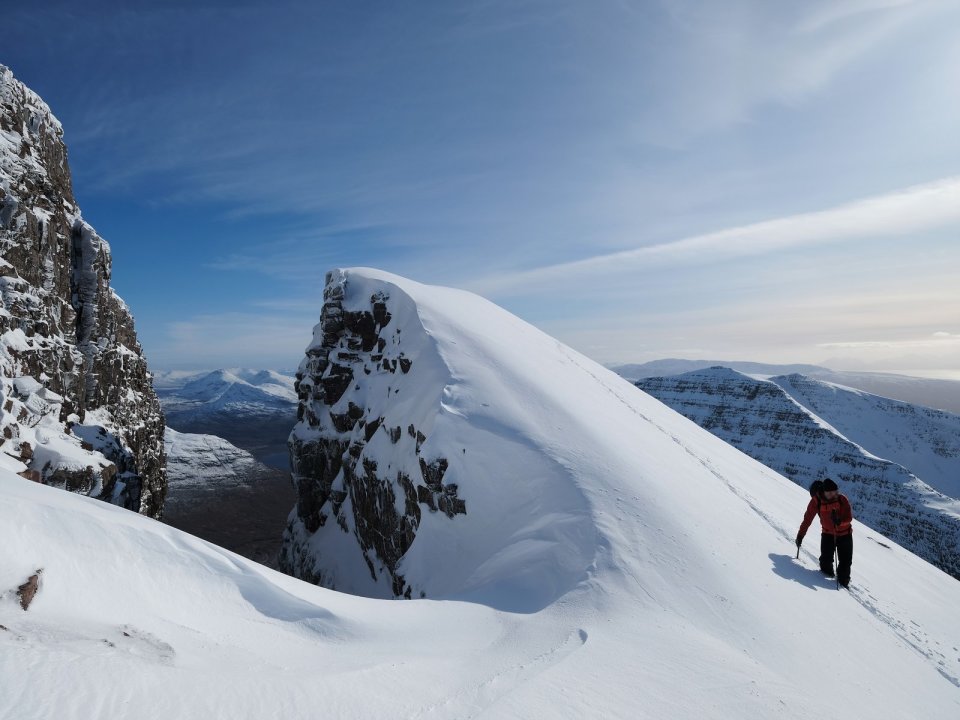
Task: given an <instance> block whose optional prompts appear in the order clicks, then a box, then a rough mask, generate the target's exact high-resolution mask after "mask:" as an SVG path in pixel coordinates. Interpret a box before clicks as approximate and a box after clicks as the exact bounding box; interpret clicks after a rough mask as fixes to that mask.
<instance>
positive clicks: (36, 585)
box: [17, 568, 43, 611]
mask: <svg viewBox="0 0 960 720" xmlns="http://www.w3.org/2000/svg"><path fill="white" fill-rule="evenodd" d="M41 574H43V568H40V569H39V570H37V572H35V573H34V574H33V575H31V576H30V577H29V578H28V579H27V581H26V582H25V583H24V584H23V585H21V586H20V587H18V588H17V599H18V600H19V601H20V607H21V608H23V609H24V611H26V610H27V609H28V608H29V607H30V603H32V602H33V599H34V598H35V597H36V595H37V591H38V590H39V589H40V575H41Z"/></svg>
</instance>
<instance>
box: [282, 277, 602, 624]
mask: <svg viewBox="0 0 960 720" xmlns="http://www.w3.org/2000/svg"><path fill="white" fill-rule="evenodd" d="M325 299H326V302H325V305H324V310H323V316H322V319H321V322H320V323H319V324H318V325H317V327H316V328H315V330H314V341H313V343H312V344H311V346H310V347H309V348H308V349H307V357H306V359H305V361H304V363H303V364H302V365H301V368H300V371H299V372H298V374H297V378H298V391H299V393H300V398H301V402H300V411H299V415H300V422H299V423H298V425H297V427H296V428H295V429H294V431H293V433H292V435H291V439H290V447H291V466H292V468H293V477H294V481H295V484H296V486H297V489H298V495H299V500H298V503H297V508H296V513H295V514H294V516H293V517H292V520H291V524H290V527H289V529H288V532H287V534H286V536H285V539H284V549H283V551H282V553H281V567H282V568H284V569H286V570H288V571H290V572H292V573H293V574H295V575H297V576H298V577H302V578H305V579H308V580H311V581H313V582H317V583H320V584H323V585H325V586H327V587H333V588H337V589H342V590H346V591H348V592H356V593H361V594H365V595H371V596H375V597H391V596H394V595H397V596H404V597H471V598H474V599H484V600H485V601H488V602H497V603H499V604H501V605H502V606H504V607H509V608H510V609H522V610H529V609H531V608H536V607H542V606H543V605H545V604H547V603H548V602H550V601H552V600H554V599H555V598H556V597H558V596H559V595H561V594H562V593H563V592H565V591H566V590H568V589H569V588H570V587H572V586H573V585H574V584H576V583H577V582H579V581H581V580H583V579H585V578H586V577H587V575H588V572H589V571H590V568H591V567H593V565H594V563H595V561H596V557H597V552H598V548H599V547H600V546H601V545H602V544H604V543H605V542H606V541H605V540H604V539H603V537H602V536H601V535H599V534H598V530H597V527H596V525H595V523H594V519H593V518H592V517H591V512H590V505H589V501H588V500H587V498H586V497H585V496H584V494H583V492H582V490H581V489H580V488H579V487H578V486H577V483H576V482H574V481H573V478H572V477H571V474H570V471H569V469H568V465H569V460H568V459H567V458H565V457H564V456H563V454H562V453H556V454H555V453H552V452H551V453H544V452H542V451H541V443H540V439H541V438H543V437H544V435H545V434H548V433H549V432H550V428H553V427H555V426H556V424H557V423H579V422H582V420H581V419H579V418H571V417H568V415H569V412H568V411H567V410H563V409H561V408H554V407H552V405H553V403H549V402H545V398H546V397H549V393H545V392H544V390H545V389H546V388H545V387H544V385H543V384H542V382H543V378H544V375H545V374H546V375H547V376H548V377H549V376H550V375H551V374H554V375H555V374H556V373H557V372H559V373H563V372H566V371H569V369H570V368H573V367H574V366H573V365H572V364H571V362H572V361H570V360H569V359H568V357H570V356H569V355H568V354H567V353H566V352H560V353H558V352H557V347H556V341H554V340H552V339H551V338H549V337H547V336H545V335H543V334H542V333H537V332H536V331H534V329H533V328H531V327H530V326H529V325H526V324H525V323H522V322H521V321H519V320H518V319H517V318H515V317H513V316H511V315H509V314H508V313H506V312H504V311H503V310H501V309H499V308H497V307H495V306H493V305H491V304H490V303H487V302H485V301H483V300H482V299H481V298H478V297H476V296H473V295H470V294H468V293H462V292H457V291H454V290H448V289H443V288H426V287H424V286H420V285H417V284H416V283H410V282H408V281H404V280H401V279H400V278H394V277H393V276H387V275H382V274H378V273H376V272H373V271H365V272H337V273H332V274H331V275H330V276H328V280H327V287H326V291H325ZM464 322H466V323H468V325H469V330H466V329H465V328H464V326H463V323H464ZM500 348H502V349H503V350H504V352H498V349H500ZM544 362H546V363H547V366H546V368H544V367H542V366H541V364H542V363H544ZM574 372H576V371H574ZM560 378H561V379H562V378H563V375H562V374H561V375H560ZM601 467H602V464H600V460H599V458H598V470H599V469H600V468H601ZM493 519H496V523H497V525H498V526H499V528H500V531H499V532H498V533H497V534H496V536H495V537H493V536H491V535H490V533H489V527H490V524H491V522H492V521H493Z"/></svg>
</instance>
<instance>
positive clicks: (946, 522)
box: [636, 367, 960, 578]
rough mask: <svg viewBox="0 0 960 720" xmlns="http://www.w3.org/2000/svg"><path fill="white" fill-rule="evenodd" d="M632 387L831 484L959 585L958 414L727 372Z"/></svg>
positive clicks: (803, 480)
mask: <svg viewBox="0 0 960 720" xmlns="http://www.w3.org/2000/svg"><path fill="white" fill-rule="evenodd" d="M636 385H637V387H639V388H640V389H642V390H644V391H645V392H647V393H649V394H651V395H653V396H654V397H656V398H657V399H659V400H660V401H662V402H663V403H665V404H666V405H668V406H669V407H671V408H673V409H674V410H676V411H677V412H679V413H681V414H682V415H684V416H686V417H687V418H689V419H690V420H693V421H694V422H696V423H697V424H698V425H700V426H701V427H703V428H704V429H706V430H709V431H710V432H712V433H713V434H714V435H717V436H718V437H720V438H722V439H723V440H726V441H727V442H729V443H730V444H731V445H734V446H735V447H737V448H739V449H740V450H742V451H743V452H745V453H746V454H747V455H750V456H751V457H752V458H754V459H755V460H759V461H760V462H762V463H763V464H764V465H767V466H768V467H770V468H772V469H774V470H776V471H777V472H779V473H781V474H783V475H785V476H787V477H789V478H791V479H792V480H794V482H797V483H798V484H800V485H803V486H804V487H807V486H809V484H810V483H811V482H812V481H813V480H815V479H818V478H822V477H825V476H830V477H833V478H835V479H836V480H837V481H838V482H839V484H840V485H841V488H842V490H843V492H844V493H846V494H847V495H848V497H850V500H851V502H852V503H853V506H854V512H855V515H856V517H857V519H859V520H861V521H862V522H864V523H866V524H868V525H870V526H871V527H873V528H876V529H877V530H879V531H881V532H883V533H884V534H886V535H887V536H889V537H891V538H893V539H895V540H896V541H897V542H899V543H901V544H902V545H903V546H904V547H907V548H909V549H910V550H912V551H913V552H915V553H916V554H918V555H920V556H921V557H923V558H925V559H926V560H928V561H929V562H931V563H933V564H934V565H937V566H938V567H940V568H941V569H943V570H945V571H946V572H949V573H950V574H952V575H954V576H955V577H958V578H960V501H958V500H957V499H956V498H958V497H960V415H955V414H953V413H948V412H945V411H941V410H934V409H931V408H926V407H922V406H918V405H913V404H910V403H905V402H900V401H897V400H891V399H888V398H884V397H880V396H877V395H872V394H870V393H866V392H863V391H861V390H856V389H853V388H848V387H844V386H841V385H837V384H835V383H829V382H824V381H821V380H817V379H814V378H810V377H807V376H804V375H800V374H791V375H786V376H777V377H772V378H770V379H767V380H762V379H757V378H755V377H751V376H749V375H746V374H744V373H740V372H737V371H735V370H732V369H729V368H725V367H713V368H708V369H705V370H698V371H694V372H689V373H683V374H680V375H674V376H669V377H656V378H645V379H642V380H639V381H637V382H636ZM797 525H799V511H798V519H797Z"/></svg>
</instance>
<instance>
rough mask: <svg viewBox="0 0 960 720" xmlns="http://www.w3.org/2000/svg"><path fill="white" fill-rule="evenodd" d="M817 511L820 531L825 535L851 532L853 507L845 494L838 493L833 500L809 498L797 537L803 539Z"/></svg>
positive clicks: (848, 533)
mask: <svg viewBox="0 0 960 720" xmlns="http://www.w3.org/2000/svg"><path fill="white" fill-rule="evenodd" d="M817 513H819V514H820V528H821V532H823V533H824V534H825V535H850V534H851V533H852V532H853V509H852V508H851V507H850V501H849V500H847V498H846V496H844V495H840V494H838V495H837V497H835V498H834V499H833V500H827V499H826V498H815V497H814V498H810V503H809V504H808V505H807V511H806V512H805V513H804V514H803V523H802V524H801V525H800V532H799V533H797V537H799V538H800V539H803V536H804V535H806V534H807V528H809V527H810V523H812V522H813V516H814V515H816V514H817Z"/></svg>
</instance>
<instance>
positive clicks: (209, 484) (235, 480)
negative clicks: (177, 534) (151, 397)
mask: <svg viewBox="0 0 960 720" xmlns="http://www.w3.org/2000/svg"><path fill="white" fill-rule="evenodd" d="M164 445H165V448H166V453H167V477H168V481H169V489H168V493H167V511H168V512H170V511H174V510H176V509H178V508H179V506H181V505H191V504H194V503H196V502H197V501H198V499H197V496H198V495H201V494H202V495H213V496H219V495H222V494H223V493H224V492H227V491H229V490H230V489H234V488H238V487H247V486H249V485H250V483H251V482H252V481H253V479H254V478H255V477H256V475H257V474H258V473H260V472H263V471H268V470H269V468H267V467H266V466H265V465H263V464H262V463H260V462H258V461H257V459H256V458H255V457H253V455H251V454H250V453H248V452H247V451H246V450H241V449H240V448H238V447H235V446H234V445H231V444H230V443H229V442H227V441H226V440H224V439H223V438H220V437H217V436H215V435H196V434H192V433H181V432H177V431H176V430H173V429H171V428H167V429H166V433H165V435H164Z"/></svg>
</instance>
